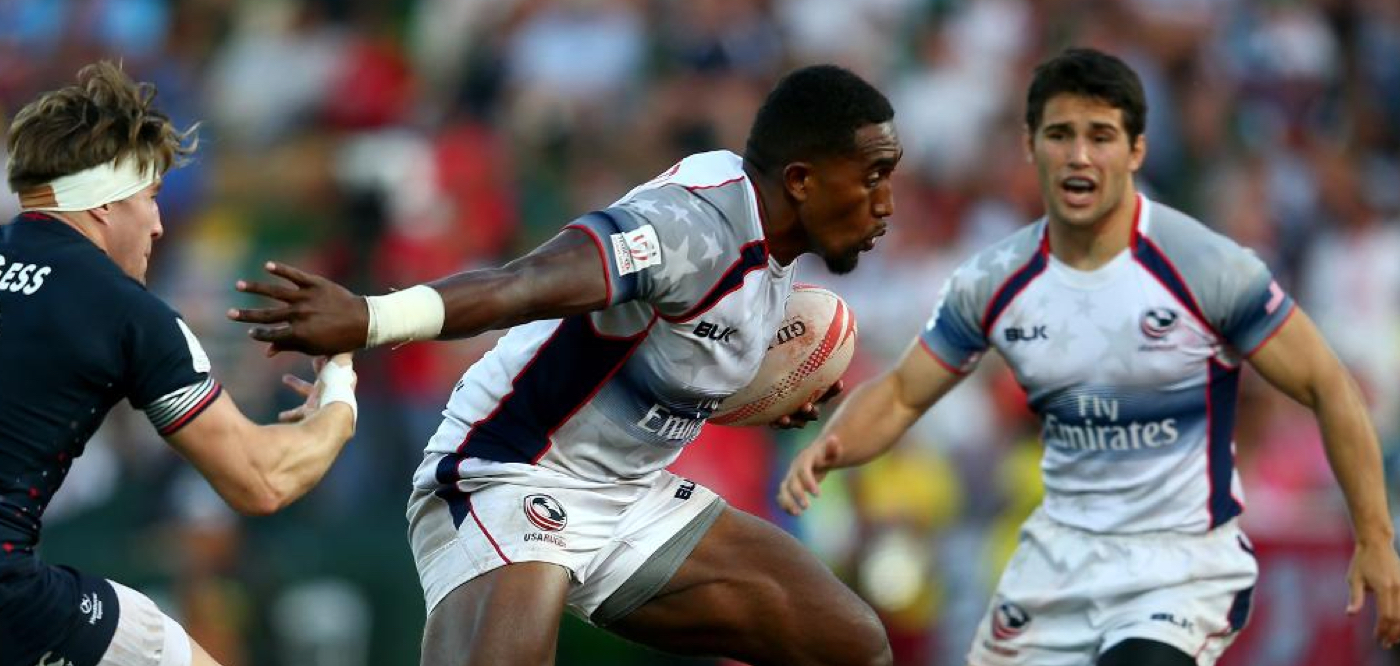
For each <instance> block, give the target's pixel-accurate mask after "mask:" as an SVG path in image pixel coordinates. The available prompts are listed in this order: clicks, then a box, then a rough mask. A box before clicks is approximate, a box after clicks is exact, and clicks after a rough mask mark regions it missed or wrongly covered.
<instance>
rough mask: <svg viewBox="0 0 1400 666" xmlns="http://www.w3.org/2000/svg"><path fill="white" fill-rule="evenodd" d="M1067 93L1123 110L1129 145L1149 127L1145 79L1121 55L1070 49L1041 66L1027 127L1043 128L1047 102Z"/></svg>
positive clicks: (1031, 95) (1032, 88) (1028, 98)
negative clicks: (1143, 83)
mask: <svg viewBox="0 0 1400 666" xmlns="http://www.w3.org/2000/svg"><path fill="white" fill-rule="evenodd" d="M1063 94H1070V95H1081V96H1084V97H1092V98H1094V99H1098V100H1102V101H1104V102H1106V103H1107V104H1108V105H1109V106H1112V107H1113V108H1115V109H1118V110H1119V111H1122V112H1123V129H1125V130H1127V132H1128V142H1129V143H1133V142H1136V141H1137V138H1138V136H1140V135H1141V134H1142V133H1143V130H1144V129H1146V127H1147V96H1146V95H1145V94H1143V92H1142V80H1141V79H1139V78H1138V75H1137V72H1134V71H1133V68H1131V67H1129V66H1128V64H1127V63H1125V62H1123V61H1122V60H1121V59H1119V58H1118V57H1117V56H1114V55H1111V54H1108V53H1104V52H1103V51H1098V50H1095V49H1069V50H1067V51H1065V52H1064V53H1061V54H1059V55H1057V56H1055V57H1053V58H1051V59H1049V60H1046V61H1045V62H1042V63H1040V65H1039V66H1037V67H1036V68H1035V75H1034V77H1033V78H1032V79H1031V85H1030V89H1029V91H1027V93H1026V128H1027V129H1029V130H1030V131H1031V132H1032V133H1034V132H1035V131H1036V130H1037V129H1040V121H1041V120H1042V119H1043V117H1044V115H1045V104H1046V102H1049V101H1050V99H1051V98H1052V97H1054V96H1056V95H1063Z"/></svg>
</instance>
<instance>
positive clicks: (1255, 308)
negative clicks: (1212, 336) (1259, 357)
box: [1202, 244, 1294, 356]
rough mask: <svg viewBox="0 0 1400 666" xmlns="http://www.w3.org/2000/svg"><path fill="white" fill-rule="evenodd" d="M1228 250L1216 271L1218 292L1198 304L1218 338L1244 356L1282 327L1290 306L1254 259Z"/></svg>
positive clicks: (1235, 249)
mask: <svg viewBox="0 0 1400 666" xmlns="http://www.w3.org/2000/svg"><path fill="white" fill-rule="evenodd" d="M1230 249H1231V250H1233V251H1232V252H1231V253H1230V254H1229V256H1228V257H1227V260H1226V261H1225V262H1222V263H1223V264H1224V265H1222V266H1221V267H1220V268H1221V270H1220V273H1219V276H1218V280H1217V281H1216V289H1217V290H1218V291H1217V292H1216V293H1215V294H1212V295H1211V296H1212V297H1209V298H1205V299H1202V300H1203V303H1202V304H1203V305H1204V306H1205V307H1207V308H1208V310H1207V312H1206V313H1205V314H1206V316H1207V317H1208V318H1210V319H1211V320H1212V323H1213V324H1214V325H1215V326H1216V328H1217V330H1219V331H1220V334H1221V335H1223V336H1224V337H1225V339H1226V340H1227V341H1229V343H1230V345H1231V346H1233V347H1234V348H1235V349H1237V350H1239V351H1240V352H1241V353H1243V354H1245V355H1246V356H1247V355H1249V354H1252V353H1254V351H1256V350H1257V349H1258V348H1259V347H1260V346H1261V345H1263V344H1264V342H1265V341H1267V340H1268V339H1269V338H1270V337H1272V336H1273V334H1274V333H1276V332H1277V331H1278V329H1279V328H1280V327H1282V326H1283V322H1284V321H1286V320H1287V319H1288V316H1289V315H1290V314H1292V312H1293V308H1294V303H1293V297H1291V296H1289V295H1288V293H1287V292H1285V291H1284V290H1283V288H1282V287H1280V286H1279V284H1278V282H1277V281H1276V280H1274V277H1273V275H1272V274H1271V273H1270V272H1269V269H1268V267H1267V266H1265V265H1264V262H1263V261H1262V260H1260V259H1259V257H1258V256H1257V255H1255V254H1254V253H1253V252H1251V251H1249V250H1246V249H1244V248H1242V247H1239V246H1235V245H1233V244H1232V247H1231V248H1230Z"/></svg>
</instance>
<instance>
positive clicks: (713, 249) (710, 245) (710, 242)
mask: <svg viewBox="0 0 1400 666" xmlns="http://www.w3.org/2000/svg"><path fill="white" fill-rule="evenodd" d="M700 240H702V241H705V251H704V252H703V253H702V254H701V255H700V260H701V261H704V262H705V263H706V264H708V265H709V266H710V267H711V268H714V266H715V264H717V263H719V255H720V254H721V250H720V249H719V241H718V240H716V239H715V236H714V234H700Z"/></svg>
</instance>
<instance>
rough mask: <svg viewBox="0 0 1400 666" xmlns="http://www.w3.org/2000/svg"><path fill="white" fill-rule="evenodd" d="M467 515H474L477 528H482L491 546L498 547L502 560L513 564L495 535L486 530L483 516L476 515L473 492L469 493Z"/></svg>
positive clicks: (498, 553)
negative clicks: (482, 519)
mask: <svg viewBox="0 0 1400 666" xmlns="http://www.w3.org/2000/svg"><path fill="white" fill-rule="evenodd" d="M467 515H469V516H471V517H472V520H473V521H475V522H476V527H477V529H480V530H481V533H482V534H483V535H485V536H486V540H487V541H490V542H491V547H492V548H495V549H496V554H497V555H500V556H501V561H503V562H505V563H506V564H513V563H512V562H511V561H510V558H509V557H506V554H505V553H504V552H502V551H501V546H500V544H498V543H496V539H495V537H492V536H491V533H490V532H488V531H486V526H485V525H483V524H482V523H481V518H480V517H479V516H477V515H476V509H475V508H474V507H473V506H472V495H471V493H467Z"/></svg>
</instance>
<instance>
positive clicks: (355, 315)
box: [228, 229, 608, 355]
mask: <svg viewBox="0 0 1400 666" xmlns="http://www.w3.org/2000/svg"><path fill="white" fill-rule="evenodd" d="M600 261H601V259H600V250H599V248H598V246H597V245H596V244H595V243H594V241H593V239H592V238H590V237H589V236H588V234H587V233H585V232H583V231H580V230H577V229H565V230H564V231H562V232H560V233H559V234H558V235H557V236H555V237H554V238H552V239H550V240H549V241H548V242H546V243H545V244H543V245H541V246H540V247H538V248H536V249H535V250H534V251H532V252H530V253H529V254H527V255H525V256H523V257H521V258H519V259H516V260H515V261H512V262H510V263H508V264H506V265H505V266H502V267H500V268H487V269H481V270H474V271H467V272H464V273H458V274H456V275H452V276H450V277H445V278H442V279H440V280H436V281H434V282H431V283H429V284H427V285H419V286H416V287H413V288H411V289H407V290H404V291H403V292H398V293H395V294H390V295H388V296H372V297H370V298H369V299H366V298H364V297H361V296H359V295H357V294H354V293H352V292H350V291H349V290H347V289H345V288H344V287H342V286H340V285H338V284H336V283H334V282H331V281H330V280H327V279H325V278H323V277H320V276H318V275H313V274H311V273H307V272H305V271H302V270H299V269H296V268H293V267H291V266H288V265H286V264H278V263H273V262H268V264H267V270H268V272H270V273H272V274H273V275H276V276H278V277H282V278H285V279H286V280H287V281H288V282H290V284H285V283H263V282H250V281H242V280H240V281H239V282H238V289H239V291H243V292H247V293H251V294H259V295H262V296H266V297H268V298H272V299H274V300H277V301H280V302H281V303H280V304H279V305H276V306H273V307H267V308H250V309H235V310H230V311H229V313H228V316H229V318H230V319H233V320H235V321H240V322H245V323H250V324H255V326H254V327H253V329H252V330H251V331H250V334H251V335H252V336H253V338H254V339H256V340H259V341H262V342H267V343H270V344H271V348H270V350H269V351H270V353H277V352H281V351H299V352H304V353H307V354H321V355H323V354H333V353H339V352H344V351H351V350H354V349H359V348H362V347H372V346H375V345H380V344H393V343H397V342H404V341H407V340H421V339H429V338H436V339H450V338H460V337H467V336H472V335H476V334H478V333H481V332H483V331H487V330H491V329H498V328H506V327H509V326H514V325H516V324H521V323H524V322H529V321H535V320H539V319H553V318H556V317H566V316H569V315H573V314H578V313H581V312H588V311H591V310H597V309H599V308H602V307H605V306H606V305H607V299H608V285H607V279H608V278H607V274H606V273H605V272H604V268H603V267H602V266H601V265H600Z"/></svg>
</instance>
